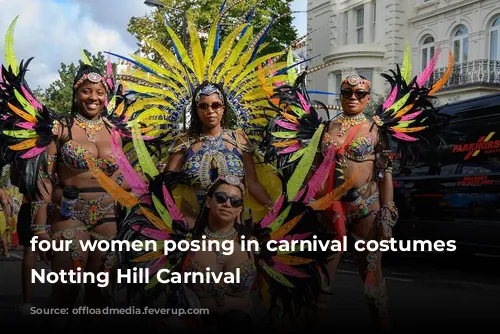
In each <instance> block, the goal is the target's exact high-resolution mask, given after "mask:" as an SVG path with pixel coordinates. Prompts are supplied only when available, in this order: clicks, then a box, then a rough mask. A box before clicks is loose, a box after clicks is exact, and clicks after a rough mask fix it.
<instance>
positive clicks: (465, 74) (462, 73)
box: [429, 59, 500, 89]
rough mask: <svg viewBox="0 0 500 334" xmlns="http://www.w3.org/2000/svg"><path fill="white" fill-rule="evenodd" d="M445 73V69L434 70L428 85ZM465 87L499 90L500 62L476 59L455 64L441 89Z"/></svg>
mask: <svg viewBox="0 0 500 334" xmlns="http://www.w3.org/2000/svg"><path fill="white" fill-rule="evenodd" d="M445 72H446V67H441V68H438V69H435V70H434V73H433V76H432V77H431V80H429V85H432V84H433V83H434V82H436V81H437V80H439V79H440V78H441V77H442V76H443V75H444V73H445ZM466 85H473V86H477V85H487V86H498V87H499V88H500V61H498V60H489V59H478V60H473V61H468V62H466V63H458V64H455V65H454V66H453V69H452V70H451V75H450V78H449V79H448V82H446V84H445V85H444V86H443V89H444V88H449V89H453V88H459V87H460V86H466Z"/></svg>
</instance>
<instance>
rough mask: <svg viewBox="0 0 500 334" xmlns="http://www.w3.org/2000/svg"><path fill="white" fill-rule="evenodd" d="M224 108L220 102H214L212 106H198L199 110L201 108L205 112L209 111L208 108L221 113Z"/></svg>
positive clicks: (201, 104)
mask: <svg viewBox="0 0 500 334" xmlns="http://www.w3.org/2000/svg"><path fill="white" fill-rule="evenodd" d="M222 107H224V105H223V104H222V103H220V102H214V103H212V104H208V103H204V102H203V103H199V104H198V108H200V110H203V111H206V110H208V108H212V110H213V111H219V110H221V109H222Z"/></svg>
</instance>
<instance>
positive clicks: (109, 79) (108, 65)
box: [106, 55, 113, 89]
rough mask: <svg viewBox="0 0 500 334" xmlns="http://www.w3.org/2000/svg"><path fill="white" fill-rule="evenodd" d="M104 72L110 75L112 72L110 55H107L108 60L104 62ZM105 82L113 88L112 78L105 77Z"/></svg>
mask: <svg viewBox="0 0 500 334" xmlns="http://www.w3.org/2000/svg"><path fill="white" fill-rule="evenodd" d="M106 74H107V75H112V74H113V64H111V56H109V55H108V62H107V64H106ZM106 82H107V83H108V85H109V87H111V89H113V80H111V78H108V79H106Z"/></svg>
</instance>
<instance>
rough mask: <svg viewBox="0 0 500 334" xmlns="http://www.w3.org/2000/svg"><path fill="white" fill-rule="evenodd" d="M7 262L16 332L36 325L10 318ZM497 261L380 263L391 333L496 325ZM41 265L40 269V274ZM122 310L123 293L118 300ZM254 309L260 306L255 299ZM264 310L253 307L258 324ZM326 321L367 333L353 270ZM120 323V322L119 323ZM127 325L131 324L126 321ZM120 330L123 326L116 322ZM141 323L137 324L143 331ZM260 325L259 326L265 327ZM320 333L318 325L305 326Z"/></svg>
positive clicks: (46, 288) (14, 282) (0, 288)
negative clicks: (385, 284)
mask: <svg viewBox="0 0 500 334" xmlns="http://www.w3.org/2000/svg"><path fill="white" fill-rule="evenodd" d="M11 254H12V256H11V257H10V258H3V257H0V326H2V328H9V327H11V326H12V327H14V326H15V328H16V329H20V328H21V327H20V326H22V325H26V324H29V325H35V326H38V325H39V324H40V321H39V319H40V318H36V317H39V316H37V315H28V316H20V315H17V314H16V313H15V312H14V309H15V307H16V306H17V305H18V304H19V302H20V301H21V298H22V297H21V283H20V268H21V256H22V253H21V252H20V251H16V250H15V251H12V252H11ZM499 265H500V259H499V258H494V257H467V258H460V257H458V256H454V257H452V258H450V257H444V256H441V255H422V254H420V255H413V256H410V255H407V256H404V257H401V256H396V257H394V256H392V257H388V258H386V259H384V274H385V277H386V282H387V288H388V293H389V312H390V314H391V322H392V326H393V328H394V330H395V331H397V332H399V331H402V330H405V331H407V330H408V329H412V330H417V329H418V330H429V329H431V328H432V329H433V330H439V329H441V330H446V332H448V331H450V332H451V330H454V331H455V332H457V333H459V332H462V331H466V330H469V329H470V330H474V331H478V330H480V329H487V328H489V327H490V326H492V325H493V323H496V320H495V319H496V317H497V316H498V310H500V280H499V279H498V276H497V274H496V271H497V268H498V266H499ZM44 267H45V265H44V264H43V263H41V262H39V263H38V269H41V268H44ZM49 293H50V285H48V284H37V285H36V286H35V287H34V293H33V296H34V300H33V302H34V305H35V306H38V307H42V306H43V303H44V302H45V300H46V298H47V297H48V295H49ZM117 301H118V303H119V304H121V305H124V304H123V301H124V293H123V292H122V291H120V292H119V293H118V294H117ZM255 303H256V304H257V305H258V304H259V301H258V299H257V298H255ZM263 312H264V310H263V308H262V307H260V306H258V307H256V311H255V315H256V318H257V319H259V317H260V316H262V314H263ZM328 314H329V317H328V319H327V320H326V321H325V322H324V323H322V324H323V325H325V327H328V328H332V329H333V328H337V329H350V330H355V329H356V330H365V329H369V328H370V318H369V313H368V309H367V307H366V305H365V303H364V297H363V284H362V282H361V280H360V279H359V277H358V276H357V271H356V267H355V266H354V264H351V263H347V262H344V263H342V264H341V267H340V269H339V274H338V275H337V278H336V281H335V285H334V290H333V296H332V299H331V305H330V308H329V310H328ZM121 319H124V318H121ZM127 319H128V320H130V319H133V318H131V317H127ZM119 321H120V322H121V323H122V324H123V321H122V320H119ZM144 321H145V320H144V319H143V318H141V319H138V320H137V321H136V322H135V324H140V325H141V326H144ZM263 323H264V322H263V321H260V322H259V324H261V325H262V324H263ZM314 324H315V325H316V326H317V327H321V323H318V322H315V323H311V322H310V321H309V322H308V323H307V326H308V327H310V328H313V325H314Z"/></svg>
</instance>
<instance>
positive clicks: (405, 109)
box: [394, 103, 413, 118]
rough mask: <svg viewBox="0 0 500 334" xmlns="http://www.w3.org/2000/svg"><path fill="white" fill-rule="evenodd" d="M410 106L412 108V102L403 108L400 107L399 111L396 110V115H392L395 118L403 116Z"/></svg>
mask: <svg viewBox="0 0 500 334" xmlns="http://www.w3.org/2000/svg"><path fill="white" fill-rule="evenodd" d="M411 108H413V103H412V104H410V105H407V106H406V107H404V108H403V109H401V110H400V111H398V113H397V114H396V116H394V117H395V118H398V117H401V116H403V115H404V114H406V113H407V112H408V111H409V110H410V109H411Z"/></svg>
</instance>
